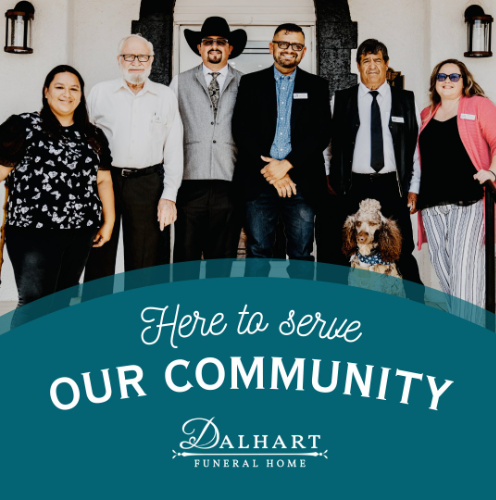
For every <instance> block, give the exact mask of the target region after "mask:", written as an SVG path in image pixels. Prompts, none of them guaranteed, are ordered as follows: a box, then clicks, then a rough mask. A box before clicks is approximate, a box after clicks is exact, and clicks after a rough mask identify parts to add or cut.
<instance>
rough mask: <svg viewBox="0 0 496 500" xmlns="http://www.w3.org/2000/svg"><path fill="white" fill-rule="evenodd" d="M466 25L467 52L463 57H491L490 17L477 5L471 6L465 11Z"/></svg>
mask: <svg viewBox="0 0 496 500" xmlns="http://www.w3.org/2000/svg"><path fill="white" fill-rule="evenodd" d="M465 22H466V23H467V35H468V52H465V54H464V56H465V57H491V56H492V55H493V53H492V52H491V27H492V23H493V18H492V16H488V15H486V14H485V13H484V10H483V9H482V7H480V6H479V5H471V6H470V7H469V8H468V9H467V10H466V11H465Z"/></svg>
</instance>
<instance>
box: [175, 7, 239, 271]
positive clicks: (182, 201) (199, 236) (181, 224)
mask: <svg viewBox="0 0 496 500" xmlns="http://www.w3.org/2000/svg"><path fill="white" fill-rule="evenodd" d="M184 36H185V37H186V40H187V42H188V44H189V46H190V47H191V49H192V50H193V51H194V52H195V53H197V54H198V55H199V56H200V57H201V58H202V63H201V64H200V65H199V66H197V67H196V68H193V69H191V70H189V71H185V72H183V73H181V74H179V75H177V76H175V77H174V78H173V80H172V82H171V84H170V88H171V89H172V90H173V91H174V92H175V94H176V96H177V98H178V101H179V112H180V114H181V119H182V121H183V124H184V156H185V158H184V177H183V183H182V185H181V188H180V189H179V193H178V197H177V210H178V217H177V222H176V224H175V242H174V262H184V261H199V260H200V259H201V258H202V255H203V257H204V258H205V259H220V258H234V257H236V252H237V246H238V241H239V233H240V221H239V214H238V211H237V210H236V208H235V201H234V196H233V189H232V182H231V181H232V178H233V172H234V164H235V161H236V154H237V149H236V146H235V144H234V139H233V137H232V132H231V119H232V114H233V110H234V104H235V102H236V95H237V93H238V85H239V81H240V79H241V76H242V74H241V73H240V72H239V71H237V70H235V69H234V68H233V67H231V66H230V65H229V64H227V61H228V59H233V58H234V57H237V56H238V55H240V54H241V52H243V49H244V47H245V45H246V41H247V35H246V32H245V31H244V30H235V31H232V32H231V31H230V29H229V25H228V24H227V21H226V20H225V19H223V18H222V17H209V18H208V19H206V20H205V22H204V23H203V26H202V28H201V31H199V32H198V31H192V30H185V31H184ZM208 269H209V267H208V266H207V274H208V272H209V271H208ZM195 274H196V273H195ZM195 277H197V276H195Z"/></svg>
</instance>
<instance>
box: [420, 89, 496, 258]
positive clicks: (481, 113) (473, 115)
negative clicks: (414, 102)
mask: <svg viewBox="0 0 496 500" xmlns="http://www.w3.org/2000/svg"><path fill="white" fill-rule="evenodd" d="M439 106H440V104H438V105H437V106H436V107H435V108H434V110H432V109H431V107H430V106H428V107H427V108H425V109H424V110H423V111H422V113H420V117H421V119H422V126H421V128H420V134H421V133H422V131H423V130H424V128H425V127H426V126H427V124H428V123H429V122H430V121H431V120H432V118H433V116H434V115H435V114H436V111H437V109H438V108H439ZM457 124H458V132H459V134H460V138H461V140H462V143H463V146H464V147H465V149H466V151H467V153H468V156H469V157H470V160H471V161H472V163H473V164H474V166H475V168H476V169H477V170H478V171H479V170H482V169H484V170H488V169H489V167H490V166H491V162H492V159H493V157H494V156H496V106H495V105H494V104H493V103H492V102H491V101H490V100H489V99H487V98H485V97H479V96H474V97H465V96H462V98H461V99H460V104H459V106H458V118H457ZM420 134H419V135H420ZM421 164H422V159H421ZM426 241H427V236H426V234H425V229H424V223H423V221H422V213H421V211H420V210H419V212H418V249H419V250H420V249H421V247H422V244H423V243H425V242H426Z"/></svg>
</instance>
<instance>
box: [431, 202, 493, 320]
mask: <svg viewBox="0 0 496 500" xmlns="http://www.w3.org/2000/svg"><path fill="white" fill-rule="evenodd" d="M422 218H423V221H424V227H425V232H426V234H427V241H428V244H429V245H428V246H429V254H430V258H431V262H432V265H433V267H434V270H435V271H436V274H437V277H438V278H439V281H440V283H441V287H442V289H443V292H445V293H446V294H448V295H449V296H453V297H457V298H458V299H462V300H463V301H467V302H470V303H472V304H475V305H476V306H479V307H481V308H484V307H485V285H486V281H485V280H486V278H485V269H486V261H485V253H484V210H483V200H480V201H478V202H477V203H474V204H472V205H468V206H459V205H440V206H436V207H430V208H426V209H424V210H422ZM447 300H448V308H449V312H451V313H452V314H455V315H457V316H460V317H464V318H465V319H468V320H470V321H474V320H475V322H479V321H478V320H477V318H475V317H474V314H475V315H478V314H479V313H480V311H479V313H477V312H476V311H475V310H474V308H467V307H466V305H465V306H464V304H463V302H461V301H460V300H456V299H452V298H451V297H448V298H447ZM467 316H468V317H467Z"/></svg>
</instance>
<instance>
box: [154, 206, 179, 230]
mask: <svg viewBox="0 0 496 500" xmlns="http://www.w3.org/2000/svg"><path fill="white" fill-rule="evenodd" d="M176 219H177V210H176V204H175V202H173V201H170V200H166V199H165V198H160V201H159V202H158V208H157V220H158V223H159V225H160V231H163V230H164V229H165V228H166V227H167V226H169V225H170V224H172V223H173V222H175V221H176Z"/></svg>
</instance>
